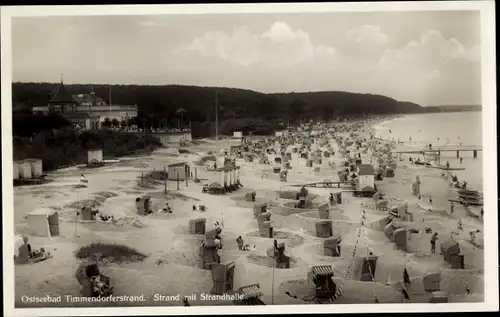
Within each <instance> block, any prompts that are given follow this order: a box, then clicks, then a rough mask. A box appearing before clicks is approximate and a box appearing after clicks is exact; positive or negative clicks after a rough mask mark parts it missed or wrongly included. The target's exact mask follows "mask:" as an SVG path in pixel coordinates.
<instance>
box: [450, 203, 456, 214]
mask: <svg viewBox="0 0 500 317" xmlns="http://www.w3.org/2000/svg"><path fill="white" fill-rule="evenodd" d="M454 211H455V204H454V203H453V202H451V204H450V215H453V212H454Z"/></svg>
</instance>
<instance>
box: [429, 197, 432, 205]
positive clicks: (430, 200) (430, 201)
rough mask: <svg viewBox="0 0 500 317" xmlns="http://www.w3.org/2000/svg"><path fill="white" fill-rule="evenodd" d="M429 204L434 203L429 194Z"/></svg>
mask: <svg viewBox="0 0 500 317" xmlns="http://www.w3.org/2000/svg"><path fill="white" fill-rule="evenodd" d="M429 204H431V205H432V197H431V196H429Z"/></svg>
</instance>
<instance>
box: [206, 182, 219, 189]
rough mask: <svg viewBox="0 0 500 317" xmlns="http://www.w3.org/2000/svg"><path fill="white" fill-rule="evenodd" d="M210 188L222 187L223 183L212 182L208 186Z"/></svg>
mask: <svg viewBox="0 0 500 317" xmlns="http://www.w3.org/2000/svg"><path fill="white" fill-rule="evenodd" d="M208 188H209V189H222V186H221V184H219V183H212V184H210V186H208Z"/></svg>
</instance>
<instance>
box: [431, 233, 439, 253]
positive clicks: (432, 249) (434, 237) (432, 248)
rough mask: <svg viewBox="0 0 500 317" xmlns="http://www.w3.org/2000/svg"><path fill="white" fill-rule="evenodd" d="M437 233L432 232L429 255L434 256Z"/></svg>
mask: <svg viewBox="0 0 500 317" xmlns="http://www.w3.org/2000/svg"><path fill="white" fill-rule="evenodd" d="M438 239H439V238H438V233H437V231H436V232H434V233H433V234H432V236H431V253H432V254H434V253H436V240H438Z"/></svg>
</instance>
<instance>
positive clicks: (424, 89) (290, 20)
mask: <svg viewBox="0 0 500 317" xmlns="http://www.w3.org/2000/svg"><path fill="white" fill-rule="evenodd" d="M480 39H481V30H480V14H479V12H478V11H418V12H415V11H413V12H394V11H393V12H380V11H378V12H329V13H300V14H296V13H294V14H262V13H259V14H191V15H187V14H186V15H148V16H52V17H15V18H13V19H12V69H13V81H22V82H58V81H60V78H61V74H64V75H63V78H64V82H65V83H69V84H70V83H81V84H87V83H88V84H145V85H169V84H177V85H197V86H217V87H233V88H243V89H250V90H256V91H260V92H264V93H273V92H308V91H326V90H342V91H350V92H357V93H374V94H382V95H386V96H389V97H392V98H395V99H397V100H401V101H411V102H416V103H418V104H420V105H422V106H431V105H463V104H481V61H480V57H481V54H480V45H481V43H480Z"/></svg>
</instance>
